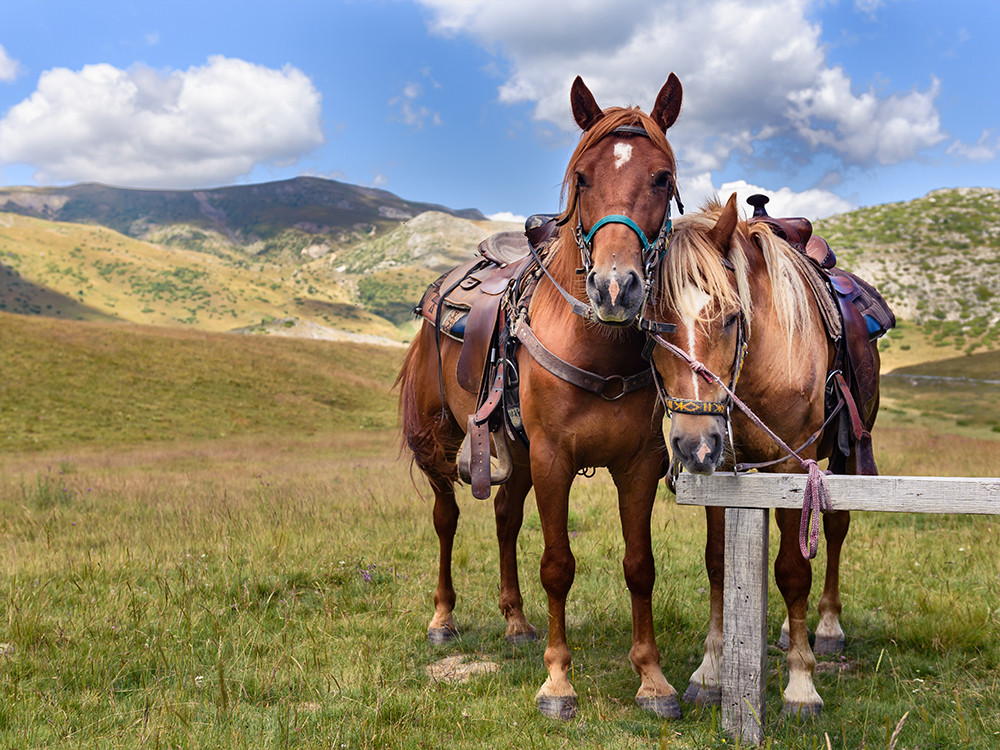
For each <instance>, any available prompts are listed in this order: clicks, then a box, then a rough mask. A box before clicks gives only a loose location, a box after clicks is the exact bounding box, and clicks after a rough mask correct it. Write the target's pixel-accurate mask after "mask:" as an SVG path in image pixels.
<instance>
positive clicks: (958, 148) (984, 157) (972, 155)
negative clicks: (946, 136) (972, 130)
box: [948, 130, 1000, 164]
mask: <svg viewBox="0 0 1000 750" xmlns="http://www.w3.org/2000/svg"><path fill="white" fill-rule="evenodd" d="M998 152H1000V136H997V135H996V134H995V133H994V132H993V131H992V130H984V131H983V134H982V135H981V136H979V140H977V141H976V142H975V143H965V142H963V141H953V142H952V144H951V145H950V146H948V155H949V156H958V157H960V158H962V159H968V160H969V161H977V162H981V163H983V164H985V163H986V162H989V161H993V160H994V159H995V158H996V157H997V153H998Z"/></svg>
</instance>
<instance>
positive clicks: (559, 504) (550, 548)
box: [531, 439, 577, 720]
mask: <svg viewBox="0 0 1000 750" xmlns="http://www.w3.org/2000/svg"><path fill="white" fill-rule="evenodd" d="M531 467H532V478H533V480H534V483H535V501H536V503H537V505H538V516H539V519H540V520H541V524H542V537H543V539H544V543H545V549H544V551H543V552H542V562H541V567H540V574H541V580H542V586H543V587H544V588H545V593H546V594H547V595H548V603H549V637H548V643H547V645H546V647H545V668H546V670H548V673H549V674H548V678H547V679H546V680H545V683H544V684H543V685H542V687H541V688H540V689H539V690H538V693H537V694H536V695H535V703H536V705H537V706H538V710H539V711H541V712H542V713H543V714H545V715H546V716H551V717H552V718H555V719H565V720H568V719H572V718H573V717H574V716H576V711H577V696H576V691H575V690H574V689H573V685H572V684H571V683H570V681H569V669H570V665H571V657H570V650H569V644H568V643H567V642H566V597H567V596H568V595H569V590H570V587H571V586H572V585H573V578H574V576H575V575H576V559H575V558H574V557H573V552H572V550H571V549H570V545H569V529H568V523H569V491H570V486H571V485H572V484H573V477H574V472H573V470H572V468H570V467H568V466H566V465H565V462H564V461H563V460H562V457H561V456H558V455H557V453H556V452H555V451H554V450H553V449H552V448H551V447H548V446H546V445H544V444H543V443H542V441H541V439H533V441H532V443H531Z"/></svg>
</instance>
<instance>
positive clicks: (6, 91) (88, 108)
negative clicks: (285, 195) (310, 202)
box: [0, 0, 1000, 218]
mask: <svg viewBox="0 0 1000 750" xmlns="http://www.w3.org/2000/svg"><path fill="white" fill-rule="evenodd" d="M0 18H2V25H0V184H2V185H54V184H71V183H75V182H84V181H97V182H104V183H107V184H114V185H122V186H130V187H174V188H197V187H210V186H218V185H226V184H235V183H253V182H263V181H268V180H274V179H284V178H288V177H293V176H295V175H299V174H310V175H318V176H323V177H329V178H332V179H337V180H342V181H345V182H350V183H353V184H358V185H365V186H376V187H381V188H384V189H386V190H390V191H392V192H394V193H396V194H397V195H400V196H402V197H404V198H407V199H411V200H421V201H429V202H433V203H439V204H442V205H446V206H449V207H452V208H470V207H471V208H478V209H480V210H482V211H483V212H484V213H487V214H490V215H493V214H500V213H503V212H509V213H512V214H515V215H525V214H529V213H534V212H551V211H555V210H557V209H558V208H559V205H560V182H561V179H562V174H563V170H564V168H565V165H566V162H567V161H568V158H569V154H570V153H571V151H572V148H573V145H574V144H575V142H576V140H577V136H578V132H577V131H576V127H575V125H574V124H573V121H572V117H571V115H570V111H569V86H570V83H571V82H572V80H573V78H574V77H575V76H576V75H578V74H579V75H582V76H583V78H584V80H585V81H587V83H588V84H589V85H590V87H591V89H592V90H593V91H594V93H595V95H596V97H597V99H598V102H599V103H600V104H601V105H602V106H609V105H624V104H629V105H631V104H637V105H640V106H642V107H643V108H644V109H648V108H649V107H650V105H651V104H652V101H653V98H654V96H655V94H656V92H657V91H658V90H659V88H660V86H661V85H662V84H663V82H664V81H665V80H666V78H667V76H668V74H669V73H670V72H671V71H673V72H676V73H677V75H678V76H679V77H680V79H681V82H682V84H683V86H684V108H683V110H682V112H681V116H680V119H679V120H678V122H677V124H676V125H675V126H674V127H673V128H671V130H670V132H669V133H668V137H669V138H670V140H671V142H672V144H673V145H674V148H675V151H676V152H677V155H678V158H679V162H680V173H679V181H680V186H681V189H682V191H683V197H684V199H685V202H686V203H687V204H688V206H693V205H696V204H697V203H698V202H700V201H701V200H703V199H704V198H705V197H707V196H708V195H710V194H712V193H714V192H719V193H722V194H723V195H728V194H729V192H731V191H732V190H734V189H736V190H738V191H739V192H740V193H741V194H748V193H749V192H752V191H755V190H757V189H762V190H763V191H765V192H767V193H768V194H770V195H771V196H772V205H771V206H770V208H771V209H772V213H776V214H803V215H807V216H810V217H812V218H818V217H821V216H824V215H828V214H831V213H837V212H840V211H844V210H849V209H851V208H854V207H858V206H866V205H874V204H878V203H886V202H892V201H899V200H908V199H911V198H915V197H919V196H921V195H924V194H925V193H927V192H928V191H930V190H933V189H935V188H940V187H960V186H988V187H996V186H1000V172H998V166H1000V164H998V160H997V154H998V152H1000V96H998V94H997V84H996V69H997V62H998V55H997V53H996V51H995V50H996V42H995V35H996V33H997V31H998V30H1000V3H998V2H996V1H995V0H975V1H974V0H953V1H952V2H949V3H948V4H947V5H946V6H945V5H942V4H941V3H938V2H930V1H929V0H928V1H919V0H839V1H838V0H820V1H818V2H806V1H805V0H759V1H757V2H753V3H749V2H735V1H734V0H671V1H670V2H658V1H652V2H651V1H650V0H566V1H565V2H560V1H559V0H550V2H545V3H539V2H537V0H504V2H496V0H489V1H487V0H316V1H313V0H284V1H283V2H280V3H279V2H256V1H254V0H239V2H222V1H217V0H200V1H199V2H190V1H189V0H170V2H153V1H152V0H149V1H143V2H139V1H137V0H133V1H131V2H124V1H120V0H77V1H76V2H70V0H36V1H35V2H29V1H27V0H0Z"/></svg>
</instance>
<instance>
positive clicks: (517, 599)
mask: <svg viewBox="0 0 1000 750" xmlns="http://www.w3.org/2000/svg"><path fill="white" fill-rule="evenodd" d="M529 489H531V472H530V470H529V469H528V467H527V466H521V465H518V466H515V468H514V472H513V473H512V474H511V477H510V479H508V480H507V482H506V483H505V484H503V485H501V486H500V488H499V489H498V490H497V493H496V498H495V499H494V501H493V510H494V514H495V517H496V527H497V543H498V544H499V547H500V611H501V612H502V613H503V616H504V617H505V618H506V619H507V632H506V634H505V637H506V638H507V640H508V641H510V642H511V643H515V644H516V643H524V642H526V641H533V640H535V628H534V627H533V626H532V625H531V623H530V622H528V620H527V618H526V617H525V616H524V603H523V601H522V599H521V585H520V581H519V578H518V571H517V537H518V534H519V533H520V531H521V523H522V522H523V521H524V499H525V497H527V495H528V490H529Z"/></svg>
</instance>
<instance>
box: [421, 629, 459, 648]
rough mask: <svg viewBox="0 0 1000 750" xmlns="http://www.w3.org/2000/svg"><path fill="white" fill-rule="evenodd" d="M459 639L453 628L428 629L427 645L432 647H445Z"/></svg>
mask: <svg viewBox="0 0 1000 750" xmlns="http://www.w3.org/2000/svg"><path fill="white" fill-rule="evenodd" d="M457 637H458V633H457V632H456V631H454V630H452V629H451V628H428V629H427V643H429V644H430V645H431V646H443V645H445V644H446V643H451V642H452V641H453V640H455V639H456V638H457Z"/></svg>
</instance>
